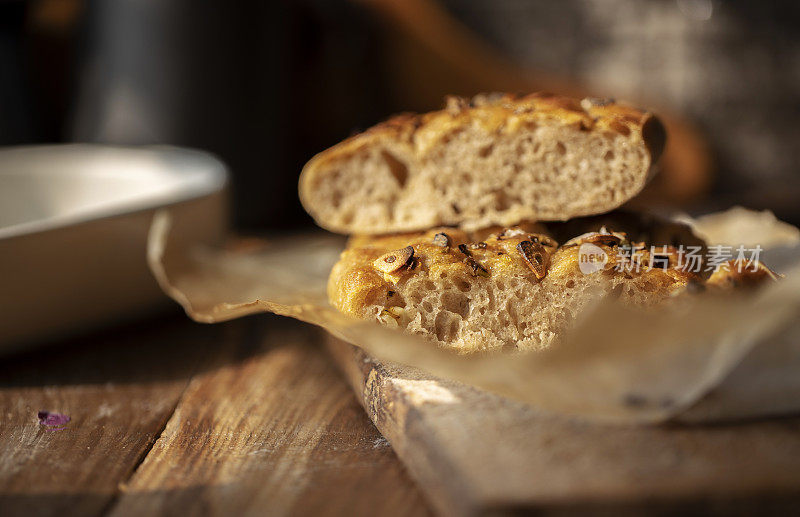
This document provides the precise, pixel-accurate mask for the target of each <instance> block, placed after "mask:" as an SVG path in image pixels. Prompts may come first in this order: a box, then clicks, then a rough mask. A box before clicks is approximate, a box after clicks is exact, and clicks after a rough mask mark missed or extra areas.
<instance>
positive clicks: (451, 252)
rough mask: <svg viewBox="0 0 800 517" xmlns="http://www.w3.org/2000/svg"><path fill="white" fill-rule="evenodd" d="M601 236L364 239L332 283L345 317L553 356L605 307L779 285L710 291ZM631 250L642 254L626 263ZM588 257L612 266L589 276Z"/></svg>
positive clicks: (449, 343) (528, 231)
mask: <svg viewBox="0 0 800 517" xmlns="http://www.w3.org/2000/svg"><path fill="white" fill-rule="evenodd" d="M584 222H585V223H588V222H591V221H584ZM573 226H574V224H573ZM560 230H562V231H563V230H564V228H560ZM596 230H599V231H594V232H590V233H585V234H582V235H579V236H576V237H575V238H572V239H570V240H569V241H567V242H565V243H563V244H562V245H561V246H559V245H558V243H557V242H556V241H555V240H554V239H553V237H552V234H553V232H552V231H550V229H549V228H548V227H547V226H545V225H542V224H522V225H519V226H517V227H513V228H505V229H502V228H494V229H487V230H483V231H480V232H474V233H467V232H464V231H462V230H459V229H455V228H449V227H440V228H435V229H431V230H428V231H425V232H421V233H412V234H400V235H392V236H382V237H368V236H366V237H365V236H357V237H353V238H351V240H350V243H349V244H348V247H347V249H346V250H345V251H344V252H343V253H342V255H341V258H340V260H339V262H338V263H337V264H336V265H335V266H334V268H333V270H332V272H331V276H330V280H329V284H328V295H329V298H330V301H331V303H332V304H333V305H334V306H336V307H337V308H338V309H339V310H341V311H343V312H345V313H347V314H351V315H354V316H356V317H359V318H365V319H377V320H378V321H380V322H382V323H384V324H386V325H388V326H391V327H398V328H400V329H403V330H405V331H408V332H411V333H414V334H419V335H422V336H424V337H426V338H428V339H430V340H431V341H433V342H435V343H437V344H439V345H441V346H443V347H447V348H451V349H454V350H456V351H458V352H461V353H471V352H478V351H494V350H536V349H543V348H546V347H548V346H551V345H553V344H554V343H556V342H558V340H559V338H560V337H561V336H563V335H564V332H565V331H566V330H567V329H568V328H569V327H570V326H571V325H572V324H573V322H574V320H575V319H576V317H578V316H579V315H580V313H581V311H582V310H584V309H585V308H586V307H587V305H589V304H590V303H593V302H594V301H596V300H597V299H598V298H603V297H605V299H606V300H608V299H613V300H618V301H620V302H622V303H629V304H633V305H635V306H638V307H650V306H654V305H658V304H662V303H664V304H666V303H671V300H675V299H678V297H679V296H682V295H685V296H692V295H693V294H692V293H696V292H699V291H704V290H706V289H707V288H711V289H725V288H729V287H732V286H739V285H751V284H758V283H759V282H761V281H763V280H764V279H766V278H774V275H773V274H772V273H771V272H770V271H769V270H768V269H767V268H765V267H763V266H759V269H758V271H757V272H755V273H751V272H747V271H745V272H740V271H739V269H741V268H737V267H733V265H726V266H725V267H722V268H720V270H719V271H717V272H716V273H714V274H712V275H711V277H710V278H708V279H704V278H703V276H702V275H701V274H698V273H696V272H695V271H694V270H693V266H691V265H690V263H689V261H686V260H682V259H683V258H685V257H681V251H680V250H679V248H676V247H675V246H671V245H670V246H665V247H663V248H661V247H660V248H658V253H656V254H655V255H656V256H653V255H651V253H650V252H651V251H652V250H651V248H649V246H647V244H642V243H639V244H638V246H636V245H632V243H631V242H630V241H629V240H628V238H627V235H626V234H624V233H621V232H615V231H612V230H611V229H609V228H597V229H596ZM674 230H675V228H673V230H671V231H667V232H666V233H664V232H662V237H661V238H666V239H670V240H672V243H673V244H675V245H680V244H691V243H696V242H697V240H696V237H693V236H691V232H688V234H687V233H685V232H681V231H678V232H676V231H674ZM684 238H687V239H688V240H684ZM586 246H589V247H588V248H587V247H586ZM632 247H638V248H639V249H640V251H639V252H637V253H635V254H629V256H628V258H624V259H623V257H622V255H623V254H625V253H626V250H630V249H631V248H632ZM587 250H588V253H593V254H595V255H597V254H598V253H599V254H600V255H602V256H605V257H606V261H605V262H604V263H603V262H600V261H598V262H597V263H595V264H594V266H591V265H590V267H589V269H586V262H585V260H584V262H583V266H582V265H581V264H582V262H581V260H582V259H584V257H582V254H583V255H585V254H586V253H587ZM598 250H599V251H598ZM620 264H622V267H620Z"/></svg>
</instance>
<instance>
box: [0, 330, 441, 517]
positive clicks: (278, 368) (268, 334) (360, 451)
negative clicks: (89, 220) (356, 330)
mask: <svg viewBox="0 0 800 517" xmlns="http://www.w3.org/2000/svg"><path fill="white" fill-rule="evenodd" d="M320 342H321V340H320V331H319V330H317V329H316V328H314V327H310V326H308V325H305V324H301V323H299V322H296V321H293V320H289V319H286V318H280V317H277V316H271V315H263V316H256V317H250V318H246V319H244V320H239V321H234V322H230V323H226V324H221V325H201V324H196V323H192V322H190V321H188V320H187V319H186V318H185V317H184V316H182V315H181V316H177V317H176V316H174V315H173V316H169V317H162V318H158V319H153V320H147V321H140V322H138V323H135V324H131V325H127V326H124V327H119V328H116V329H112V330H108V331H103V332H100V333H97V334H94V335H91V336H83V337H79V338H74V339H70V340H68V341H65V342H63V343H59V344H56V345H55V346H53V347H51V348H46V349H41V350H38V351H34V352H30V353H26V354H22V355H18V356H15V357H6V358H2V359H0V408H1V409H2V413H0V417H2V426H0V514H3V515H28V516H29V515H59V516H64V515H105V514H108V513H113V514H115V515H125V514H134V515H141V514H144V515H150V514H156V513H161V514H172V513H187V512H188V513H190V514H196V513H199V512H202V513H212V514H214V513H226V514H233V515H238V514H247V513H256V514H263V513H265V512H267V513H270V514H286V513H309V512H311V513H315V514H342V513H349V511H350V510H352V511H353V512H355V513H369V512H373V511H377V512H380V513H383V514H391V515H404V514H419V513H423V514H425V513H427V512H428V510H427V506H426V504H425V502H424V501H423V500H422V497H421V495H420V493H419V491H418V490H417V489H416V487H415V486H414V485H413V483H411V481H410V480H409V478H408V476H407V475H406V472H405V470H404V468H403V467H402V465H401V464H400V463H399V461H398V460H397V457H396V456H395V454H394V452H393V451H392V449H391V447H390V446H389V444H388V442H387V441H386V440H385V439H383V437H381V435H380V433H378V431H377V430H376V429H375V428H374V426H373V425H372V424H371V422H370V421H369V419H368V418H367V416H366V415H365V414H364V412H363V410H362V409H361V407H360V406H359V405H358V402H357V401H356V399H355V397H354V395H353V394H352V392H351V390H350V388H349V387H348V385H347V384H346V382H345V381H344V380H343V379H342V378H341V376H340V374H339V372H338V370H337V369H336V368H335V366H334V365H333V364H332V363H331V361H330V359H329V357H328V356H327V354H326V353H325V351H324V350H323V348H322V347H321V346H319V345H320ZM42 410H44V411H53V412H58V413H63V414H66V415H69V416H70V418H71V420H70V422H69V423H68V424H67V425H66V426H65V427H63V429H60V430H55V429H52V428H47V427H45V426H42V425H40V424H39V422H38V420H37V412H38V411H42Z"/></svg>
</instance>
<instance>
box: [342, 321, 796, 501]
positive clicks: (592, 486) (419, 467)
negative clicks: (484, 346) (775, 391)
mask: <svg viewBox="0 0 800 517" xmlns="http://www.w3.org/2000/svg"><path fill="white" fill-rule="evenodd" d="M328 348H329V349H330V351H331V353H332V355H333V356H334V357H335V358H336V360H337V362H338V363H339V365H340V367H341V368H342V370H343V371H344V372H345V375H346V377H347V378H348V379H349V381H350V383H351V384H352V386H353V388H354V389H355V391H356V393H357V394H358V396H359V398H360V399H361V402H362V404H363V406H364V408H365V409H366V411H367V413H368V414H369V417H370V418H371V419H372V421H373V422H374V423H375V425H376V426H377V427H378V429H379V430H380V431H381V433H383V435H384V436H385V437H386V438H387V439H388V440H389V441H390V442H391V444H392V446H393V447H394V449H395V451H396V452H397V454H398V455H399V456H400V458H401V459H402V461H403V462H404V463H405V464H406V466H407V467H408V469H409V471H410V472H411V475H412V476H413V477H414V478H415V479H416V481H417V483H418V484H419V486H420V487H421V488H422V490H423V491H424V492H425V493H426V495H427V497H428V498H429V500H430V502H431V503H432V504H433V505H434V507H435V508H436V509H437V510H438V511H439V512H440V513H442V514H445V515H474V514H495V513H507V512H508V513H512V512H517V511H520V510H522V511H528V510H535V511H536V510H538V511H556V512H560V511H568V512H581V513H582V512H584V511H586V510H593V511H601V512H613V513H614V514H616V513H617V512H619V511H624V512H625V513H639V512H642V511H647V512H651V511H654V510H662V509H663V510H677V509H680V510H691V511H702V512H704V513H705V512H712V513H725V514H730V513H746V512H749V511H754V510H758V511H759V512H760V513H764V512H765V511H774V512H776V513H778V512H780V513H784V512H787V511H790V510H795V511H798V510H800V417H793V418H781V419H771V420H763V421H751V422H742V423H737V424H729V425H705V426H688V425H678V424H672V425H665V426H657V427H655V426H654V427H625V426H609V425H598V424H591V423H586V422H582V421H577V420H574V419H570V418H566V417H558V416H553V415H547V414H544V413H541V412H539V411H537V410H535V409H534V408H532V407H530V406H527V405H524V404H522V403H518V402H515V401H512V400H509V399H507V398H504V397H501V396H498V395H494V394H491V393H488V392H486V391H482V390H478V389H476V388H472V387H470V386H466V385H463V384H460V383H456V382H451V381H444V380H441V379H437V378H434V377H432V376H430V375H428V374H425V373H424V372H422V371H420V370H417V369H413V368H409V367H404V366H398V365H391V364H384V363H380V362H377V361H375V360H373V359H372V358H370V357H369V356H367V355H366V354H365V353H364V352H363V351H362V350H360V349H358V348H355V347H353V346H352V345H350V344H348V343H345V342H342V341H340V340H338V339H335V338H333V337H329V340H328Z"/></svg>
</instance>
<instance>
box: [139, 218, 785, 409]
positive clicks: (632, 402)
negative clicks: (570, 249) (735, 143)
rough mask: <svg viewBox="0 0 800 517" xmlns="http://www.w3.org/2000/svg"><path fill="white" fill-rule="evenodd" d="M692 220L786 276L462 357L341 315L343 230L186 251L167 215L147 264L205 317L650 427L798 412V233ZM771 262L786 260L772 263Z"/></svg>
mask: <svg viewBox="0 0 800 517" xmlns="http://www.w3.org/2000/svg"><path fill="white" fill-rule="evenodd" d="M765 217H766V219H765ZM769 217H772V219H771V220H770V219H769ZM754 221H756V222H755V223H754ZM691 222H692V223H693V224H695V226H696V228H697V231H698V232H699V233H702V234H703V235H704V236H705V237H706V239H707V240H708V241H709V243H710V244H714V243H717V241H716V237H715V236H716V235H723V236H725V235H729V234H731V231H732V229H735V228H736V227H737V225H739V226H740V227H748V225H749V227H753V228H755V230H754V231H753V235H751V236H749V237H747V238H744V237H742V239H743V241H742V242H748V241H747V239H756V240H758V239H761V240H762V241H763V242H767V241H768V242H770V247H769V249H767V250H766V251H765V254H764V255H762V260H765V263H767V264H770V265H772V266H773V269H778V271H779V272H780V273H783V274H784V275H785V278H784V279H782V280H781V281H780V282H775V283H772V284H770V285H768V286H765V287H764V288H762V289H759V290H757V291H755V292H753V293H749V294H746V295H744V294H743V295H735V296H714V295H712V294H710V293H704V294H698V295H693V296H690V297H687V298H686V302H685V304H683V306H682V307H681V309H680V310H678V311H647V312H645V311H640V310H635V309H631V308H625V307H622V306H620V305H618V304H613V303H597V304H596V305H595V306H594V308H593V309H592V310H589V311H586V313H585V314H583V315H582V316H581V317H580V318H579V320H578V321H576V323H575V328H574V330H573V331H572V332H570V334H569V335H568V336H567V339H566V341H565V343H564V344H562V345H560V346H557V347H553V348H551V349H549V350H546V351H543V352H530V353H499V352H498V353H492V354H483V355H457V354H455V353H452V352H449V351H445V350H442V349H439V348H437V347H436V346H435V345H432V344H431V343H430V342H427V341H425V340H424V339H422V338H420V337H417V336H412V335H408V334H405V333H403V332H401V331H397V330H393V329H389V328H386V327H384V326H382V325H380V324H378V323H377V322H370V321H362V320H358V319H355V318H352V317H349V316H346V315H344V314H341V313H340V312H338V311H337V310H336V309H335V308H333V307H332V306H331V305H330V304H329V303H328V299H327V294H326V284H327V279H328V273H329V271H330V269H331V267H332V266H333V264H334V263H335V262H336V260H337V259H338V256H339V253H340V252H341V250H342V249H343V247H344V244H345V241H344V239H343V238H342V237H339V236H334V235H330V234H323V233H318V234H308V235H303V236H296V237H287V238H276V239H270V240H265V241H247V242H241V241H240V242H239V243H238V245H237V248H235V249H231V248H226V249H209V248H202V249H200V248H197V249H187V248H186V247H184V246H181V245H180V238H179V237H180V236H179V235H173V234H171V233H170V227H171V219H170V215H169V213H168V212H166V211H162V212H159V213H158V214H156V216H155V217H154V220H153V224H152V227H151V230H150V239H149V245H148V262H149V265H150V268H151V270H152V272H153V274H154V275H155V277H156V279H157V280H158V282H159V284H160V285H161V287H162V289H163V290H164V291H165V292H166V293H167V294H168V295H169V296H171V297H172V298H173V299H175V300H176V301H177V302H178V303H180V304H181V305H182V306H183V308H184V309H185V310H186V313H187V314H188V315H189V316H190V317H192V318H193V319H195V320H196V321H199V322H205V323H214V322H219V321H225V320H230V319H234V318H239V317H242V316H245V315H248V314H253V313H259V312H273V313H276V314H280V315H284V316H290V317H293V318H297V319H299V320H302V321H306V322H309V323H312V324H314V325H319V326H320V327H323V328H324V329H326V330H327V331H328V332H330V333H331V334H333V335H334V336H336V337H338V338H340V339H343V340H345V341H347V342H350V343H352V344H354V345H356V346H359V347H361V348H363V349H364V350H365V351H366V352H367V353H368V354H370V355H372V356H373V357H376V358H378V359H379V360H382V361H392V362H395V363H400V364H405V365H410V366H413V367H417V368H420V369H422V370H425V371H427V372H429V373H430V374H433V375H434V376H438V377H442V378H448V379H453V380H456V381H460V382H464V383H466V384H470V385H473V386H476V387H479V388H483V389H486V390H489V391H493V392H496V393H500V394H502V395H506V396H508V397H512V398H515V399H519V400H522V401H524V402H527V403H529V404H532V405H534V406H536V407H537V408H540V409H542V410H544V411H550V412H554V413H559V414H567V415H573V416H578V417H583V418H588V419H593V420H600V421H604V422H619V423H642V424H645V423H659V422H664V421H667V420H680V421H684V422H709V421H720V420H730V419H740V418H751V417H757V416H766V415H775V414H784V413H791V412H796V411H798V410H800V320H798V315H800V260H799V259H798V258H799V257H800V252H799V251H798V247H797V246H798V244H797V243H798V241H800V234H799V233H798V231H797V229H796V228H794V227H792V226H790V225H786V224H785V223H781V222H779V221H777V220H775V219H774V216H771V214H769V215H768V216H766V215H764V213H756V212H751V211H747V210H744V209H735V210H733V211H732V212H723V213H720V214H714V215H713V216H707V217H706V218H701V219H699V220H697V221H691ZM733 234H735V235H740V236H741V235H742V234H737V233H736V232H733ZM734 244H735V243H734ZM773 256H774V257H775V258H776V260H777V261H778V262H779V263H780V266H778V264H774V263H770V260H771V257H773Z"/></svg>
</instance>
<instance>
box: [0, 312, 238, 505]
mask: <svg viewBox="0 0 800 517" xmlns="http://www.w3.org/2000/svg"><path fill="white" fill-rule="evenodd" d="M199 330H200V326H199V325H196V324H193V323H190V322H188V321H186V320H184V319H178V318H174V317H173V318H169V319H161V320H151V321H148V322H146V323H145V322H140V323H137V324H135V325H131V326H128V327H123V328H119V329H115V330H113V331H109V332H106V333H103V334H100V335H95V336H90V337H83V338H79V339H73V340H71V341H70V342H67V343H63V344H61V345H59V346H58V348H55V349H43V350H40V351H37V352H35V353H31V354H28V355H24V356H19V357H12V358H4V359H3V361H2V362H0V411H2V413H0V419H2V420H1V421H2V425H0V508H1V509H2V510H0V513H2V514H4V515H59V516H69V515H99V514H101V513H102V511H103V509H104V508H105V507H106V506H107V505H108V504H109V502H110V501H111V500H112V499H113V497H114V496H115V495H116V494H117V492H118V486H117V485H118V483H120V482H121V481H123V480H125V479H127V477H128V476H129V475H130V473H131V472H132V471H133V469H134V468H135V467H136V466H137V465H138V463H139V462H140V461H141V458H142V456H143V455H144V454H145V453H146V451H147V450H148V449H149V447H150V445H151V444H152V442H153V441H154V440H155V438H156V437H157V436H158V435H159V433H160V432H161V430H162V429H163V427H164V425H165V423H166V421H167V419H168V418H169V416H170V415H171V414H172V411H173V408H174V406H175V404H176V403H177V401H178V399H179V397H180V395H181V393H182V392H183V390H184V388H185V386H186V384H187V382H188V380H189V379H190V377H191V375H192V374H193V372H194V370H195V367H196V366H197V364H198V362H199V360H200V359H201V357H202V355H203V354H204V353H205V352H204V347H205V345H206V344H207V343H208V342H209V340H213V338H214V336H215V335H216V334H218V332H219V331H221V330H223V329H221V328H220V329H214V330H212V331H211V332H210V333H209V332H208V330H209V329H208V327H205V328H204V329H203V330H204V332H199ZM40 410H46V411H55V412H59V413H64V414H67V415H69V416H70V418H71V421H70V422H69V423H68V424H67V425H66V427H65V428H64V429H63V430H47V429H45V428H44V427H42V426H40V425H39V422H38V420H37V412H38V411H40Z"/></svg>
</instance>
